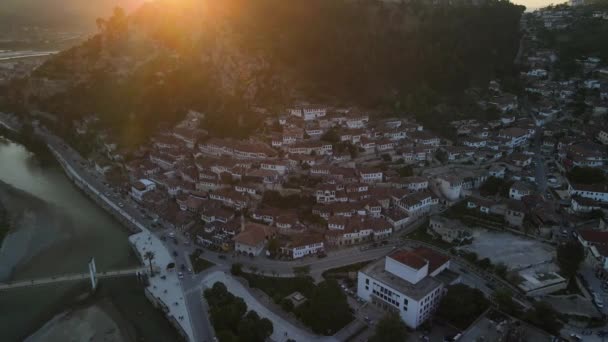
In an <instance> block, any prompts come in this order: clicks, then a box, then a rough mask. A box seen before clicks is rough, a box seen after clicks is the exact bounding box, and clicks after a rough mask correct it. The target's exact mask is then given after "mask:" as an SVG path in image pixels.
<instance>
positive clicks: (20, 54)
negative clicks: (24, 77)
mask: <svg viewBox="0 0 608 342" xmlns="http://www.w3.org/2000/svg"><path fill="white" fill-rule="evenodd" d="M58 52H59V51H2V52H0V61H8V60H11V59H20V58H30V57H43V56H49V55H54V54H56V53H58Z"/></svg>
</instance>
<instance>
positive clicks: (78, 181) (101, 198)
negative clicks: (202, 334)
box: [37, 130, 198, 341]
mask: <svg viewBox="0 0 608 342" xmlns="http://www.w3.org/2000/svg"><path fill="white" fill-rule="evenodd" d="M37 133H38V134H39V136H40V137H41V138H42V139H43V140H44V141H45V142H46V144H47V146H48V148H49V150H50V151H51V153H52V154H53V155H54V156H55V158H56V159H57V161H58V162H59V164H60V165H61V167H62V168H63V170H64V171H65V173H66V175H67V177H68V178H69V179H70V180H71V181H72V182H73V183H74V184H75V185H76V186H77V187H78V188H80V189H81V190H82V191H83V192H84V193H85V194H86V195H87V196H88V197H90V198H91V199H92V200H94V201H95V202H96V203H97V204H99V205H101V206H102V207H103V208H104V209H106V210H107V211H108V212H109V213H110V214H111V215H113V216H114V217H115V218H116V219H118V220H119V221H120V222H122V223H123V224H124V225H125V227H127V228H128V229H129V230H130V231H131V232H133V233H135V234H134V235H131V236H130V237H129V241H130V242H131V245H132V246H133V248H134V250H135V252H136V254H137V255H138V257H139V259H140V261H141V262H142V263H144V260H143V259H144V258H143V256H144V255H145V253H146V252H153V253H154V259H153V260H152V263H153V266H154V268H155V269H156V270H158V271H157V272H155V274H154V275H153V276H150V277H149V278H148V280H149V285H148V287H147V288H146V289H145V293H146V296H147V297H148V299H150V300H151V301H152V302H153V303H154V304H155V305H156V306H157V307H160V308H161V309H162V310H163V312H165V315H166V316H167V318H168V319H169V321H170V322H171V323H172V324H173V325H174V326H175V327H176V329H177V330H178V332H179V333H180V334H181V335H182V336H183V337H184V339H185V340H187V341H198V340H197V338H196V337H195V336H194V329H193V324H192V321H191V317H190V314H189V311H188V306H187V305H186V301H185V298H186V296H185V291H184V289H183V287H182V286H181V283H180V280H179V278H178V275H177V274H176V272H174V271H171V270H167V267H166V266H167V265H168V264H169V263H171V262H174V260H173V258H172V257H171V254H170V252H169V250H168V249H167V247H166V246H165V245H164V244H163V242H162V241H161V240H160V239H159V238H158V237H157V236H156V235H155V234H153V233H152V232H151V231H150V230H149V229H148V228H146V227H145V226H144V225H143V224H142V223H141V222H140V221H139V220H138V219H136V218H135V217H134V215H132V214H131V213H129V212H128V211H127V210H129V208H123V206H121V205H120V204H121V203H120V202H119V203H118V204H117V203H116V200H115V199H113V198H112V197H111V195H109V194H107V192H106V193H103V192H102V191H100V190H99V189H98V187H96V186H94V185H93V183H94V182H95V180H94V179H92V178H91V176H90V175H87V174H86V171H85V170H83V171H82V174H81V173H79V172H78V171H77V170H76V169H77V168H80V167H79V165H78V162H81V161H82V158H81V157H80V156H79V155H77V154H75V152H73V151H70V150H68V147H67V145H65V143H64V142H63V141H61V139H59V138H58V137H56V136H54V135H52V134H50V133H48V132H46V131H45V130H38V132H37ZM87 177H88V178H89V179H87ZM144 266H145V265H144Z"/></svg>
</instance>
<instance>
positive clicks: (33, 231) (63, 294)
mask: <svg viewBox="0 0 608 342" xmlns="http://www.w3.org/2000/svg"><path fill="white" fill-rule="evenodd" d="M0 201H2V203H3V204H4V206H5V207H6V208H7V210H8V211H9V213H10V215H11V218H12V220H13V223H14V229H13V231H12V232H11V233H10V234H9V235H8V236H7V237H6V238H5V240H4V241H3V243H2V247H1V248H0V281H7V280H18V279H29V278H37V277H44V276H49V275H59V274H64V273H84V272H87V271H88V268H87V262H88V260H89V259H90V258H91V257H94V258H95V260H96V264H97V270H98V271H104V270H113V269H121V268H128V267H133V266H135V265H138V261H137V259H136V257H135V256H134V254H133V252H132V249H131V247H130V245H129V243H128V241H127V237H128V235H129V233H128V232H127V231H126V230H125V229H124V228H123V227H122V226H121V225H120V223H118V222H117V221H116V220H114V219H113V218H112V217H111V216H110V215H108V214H107V213H106V212H105V211H104V210H103V209H101V208H99V207H97V206H96V205H95V203H94V202H92V201H91V200H89V199H88V198H87V197H86V196H85V195H84V194H83V193H81V192H80V191H79V190H78V188H76V187H75V186H74V185H73V184H72V183H71V182H70V181H69V179H68V178H67V177H66V176H65V175H64V174H63V171H62V170H61V168H60V167H59V166H57V165H42V164H40V163H39V161H38V160H37V158H36V157H35V156H34V155H33V154H32V153H30V152H28V151H27V150H26V149H25V148H24V147H23V146H22V145H19V144H16V143H13V142H11V141H9V140H6V139H4V138H0ZM88 287H89V284H88V283H83V282H80V283H68V284H61V285H52V286H45V287H39V288H30V289H20V290H12V291H9V292H3V293H0V322H2V324H0V336H2V341H20V340H23V339H24V338H25V337H26V336H28V335H30V334H32V333H33V332H34V331H36V330H37V329H38V328H40V327H41V326H42V325H43V324H45V323H46V322H47V321H49V320H50V319H51V318H53V317H55V316H56V315H58V314H60V313H65V312H66V311H70V310H71V309H74V308H76V307H79V308H82V307H92V306H98V305H101V303H102V302H103V305H101V306H103V307H104V308H106V309H107V307H108V306H109V307H111V308H110V310H106V311H111V312H112V314H111V315H110V316H112V318H114V319H115V320H120V321H121V322H120V324H119V325H121V327H122V328H124V327H125V326H126V328H127V330H131V332H132V333H133V335H134V336H136V337H137V338H143V339H145V340H146V341H173V340H176V339H177V334H176V332H175V331H174V330H173V329H172V328H171V326H170V325H169V323H168V322H167V321H166V320H165V319H164V316H163V315H162V313H161V312H159V311H157V310H156V309H154V307H153V306H152V305H151V304H150V303H149V302H148V301H147V299H146V298H145V296H144V294H143V288H142V287H141V285H140V284H138V283H137V281H136V280H134V279H116V280H101V281H100V290H99V291H98V293H97V294H96V295H95V296H94V297H91V298H88V299H86V300H84V301H83V300H77V298H83V297H86V296H84V295H85V294H86V293H87V292H88ZM134 336H131V337H132V339H134V338H133V337H134Z"/></svg>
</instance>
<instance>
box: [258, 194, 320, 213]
mask: <svg viewBox="0 0 608 342" xmlns="http://www.w3.org/2000/svg"><path fill="white" fill-rule="evenodd" d="M314 203H315V202H314V199H313V198H312V197H309V196H301V195H297V194H293V195H287V196H282V195H281V194H280V193H279V192H278V191H274V190H271V191H265V192H264V196H263V197H262V204H264V205H267V206H270V207H275V208H279V209H293V208H299V209H302V208H305V207H311V206H312V205H313V204H314Z"/></svg>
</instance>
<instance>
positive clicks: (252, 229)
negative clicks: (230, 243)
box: [234, 223, 270, 246]
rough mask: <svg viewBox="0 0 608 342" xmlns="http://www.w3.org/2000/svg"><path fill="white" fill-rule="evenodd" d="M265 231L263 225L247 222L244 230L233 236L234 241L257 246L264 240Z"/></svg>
mask: <svg viewBox="0 0 608 342" xmlns="http://www.w3.org/2000/svg"><path fill="white" fill-rule="evenodd" d="M269 228H270V227H269ZM266 231H267V230H266V228H265V226H263V225H260V224H255V223H249V224H247V225H246V226H245V230H243V231H242V232H240V233H239V234H238V235H237V236H235V237H234V241H235V242H237V243H240V244H243V245H248V246H258V245H260V244H261V243H264V241H265V240H266Z"/></svg>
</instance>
